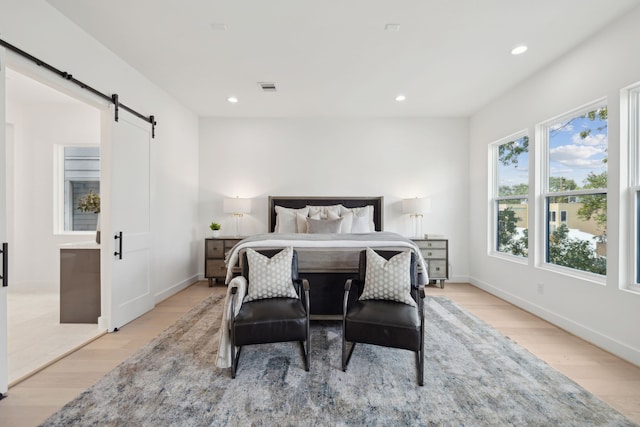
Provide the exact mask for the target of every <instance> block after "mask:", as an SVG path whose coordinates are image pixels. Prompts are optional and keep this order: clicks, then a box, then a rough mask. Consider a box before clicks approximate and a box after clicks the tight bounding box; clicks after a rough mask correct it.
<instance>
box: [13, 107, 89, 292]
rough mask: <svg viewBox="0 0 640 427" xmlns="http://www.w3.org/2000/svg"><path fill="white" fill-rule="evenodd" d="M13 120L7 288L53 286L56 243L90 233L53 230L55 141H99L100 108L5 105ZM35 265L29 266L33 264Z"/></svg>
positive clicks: (54, 288) (57, 260) (55, 285)
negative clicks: (9, 258) (78, 233)
mask: <svg viewBox="0 0 640 427" xmlns="http://www.w3.org/2000/svg"><path fill="white" fill-rule="evenodd" d="M7 119H8V122H9V123H11V124H13V129H14V141H13V159H9V160H8V161H9V162H12V164H13V165H12V166H13V168H12V169H13V180H12V182H13V188H12V189H11V191H10V192H9V194H12V195H13V196H12V198H11V199H12V200H8V201H7V206H8V207H9V209H11V210H12V212H11V215H10V216H9V218H10V222H9V224H8V225H9V239H8V240H9V245H10V247H11V262H12V264H11V266H12V272H11V275H12V277H11V284H12V286H11V289H10V291H16V290H27V289H30V290H51V291H57V290H58V284H59V277H60V268H59V267H60V257H59V247H58V245H60V244H62V243H69V242H77V241H83V240H91V239H92V238H93V237H94V236H95V234H94V236H90V235H87V234H84V235H70V234H63V235H60V234H58V235H55V234H54V229H53V209H54V202H53V189H54V187H53V186H54V182H53V177H54V146H55V145H57V144H60V145H98V144H99V143H100V113H99V111H98V110H97V109H95V108H93V107H89V106H83V105H72V104H43V105H15V104H13V105H7ZM36 266H37V268H34V267H36Z"/></svg>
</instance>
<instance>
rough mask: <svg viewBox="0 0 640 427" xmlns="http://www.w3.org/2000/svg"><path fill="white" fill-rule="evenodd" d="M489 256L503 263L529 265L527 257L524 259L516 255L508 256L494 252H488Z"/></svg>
mask: <svg viewBox="0 0 640 427" xmlns="http://www.w3.org/2000/svg"><path fill="white" fill-rule="evenodd" d="M489 256H491V257H493V258H498V259H501V260H504V261H509V262H514V263H516V264H522V265H529V258H528V257H526V258H525V257H521V256H517V255H510V254H507V253H504V252H496V251H492V252H489Z"/></svg>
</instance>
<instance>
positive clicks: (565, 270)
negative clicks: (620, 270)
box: [538, 263, 607, 286]
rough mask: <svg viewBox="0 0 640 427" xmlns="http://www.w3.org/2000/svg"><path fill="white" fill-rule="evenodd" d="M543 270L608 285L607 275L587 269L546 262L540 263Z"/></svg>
mask: <svg viewBox="0 0 640 427" xmlns="http://www.w3.org/2000/svg"><path fill="white" fill-rule="evenodd" d="M538 268H540V269H541V270H546V271H550V272H553V273H557V274H562V275H563V276H569V277H572V278H574V279H578V280H584V281H587V282H591V283H593V284H596V285H600V286H607V276H601V275H599V274H594V273H588V272H586V271H580V270H576V269H575V268H569V267H562V266H559V265H554V264H549V263H544V264H541V265H538Z"/></svg>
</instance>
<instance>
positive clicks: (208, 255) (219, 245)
mask: <svg viewBox="0 0 640 427" xmlns="http://www.w3.org/2000/svg"><path fill="white" fill-rule="evenodd" d="M242 239H244V237H208V238H206V239H204V277H205V278H207V279H208V280H209V287H212V286H213V281H214V280H218V279H222V280H223V281H224V279H225V278H226V277H227V266H226V265H225V263H224V260H225V257H226V255H227V252H229V251H230V250H231V248H233V247H234V245H235V244H236V243H238V242H239V241H240V240H242Z"/></svg>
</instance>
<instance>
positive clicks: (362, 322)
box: [342, 250, 425, 386]
mask: <svg viewBox="0 0 640 427" xmlns="http://www.w3.org/2000/svg"><path fill="white" fill-rule="evenodd" d="M375 252H376V253H378V255H380V256H382V257H384V258H385V259H387V260H388V259H390V258H391V257H393V256H394V255H396V254H398V253H400V252H398V251H381V250H379V251H375ZM416 264H417V263H416V255H415V254H414V253H412V254H411V267H410V268H411V296H412V298H413V299H414V300H415V301H416V306H415V307H414V306H410V305H408V304H404V303H401V302H395V301H388V300H376V299H373V300H364V301H360V300H358V299H357V298H354V297H359V296H360V295H362V291H363V290H364V281H365V277H366V276H365V274H366V269H367V257H366V251H362V252H361V253H360V265H359V272H358V279H349V280H347V282H346V283H345V292H344V301H343V316H342V370H343V371H346V370H347V364H348V363H349V360H350V359H351V355H352V354H353V349H354V348H355V346H356V343H366V344H374V345H380V346H384V347H393V348H399V349H406V350H411V351H414V352H415V353H416V364H417V368H418V384H419V385H421V386H422V385H423V384H424V297H425V293H424V287H423V286H418V285H417V272H416V268H417V267H416ZM350 293H356V295H355V296H352V297H351V298H350V297H349V295H350ZM348 343H351V348H350V349H349V351H347V347H348Z"/></svg>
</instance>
